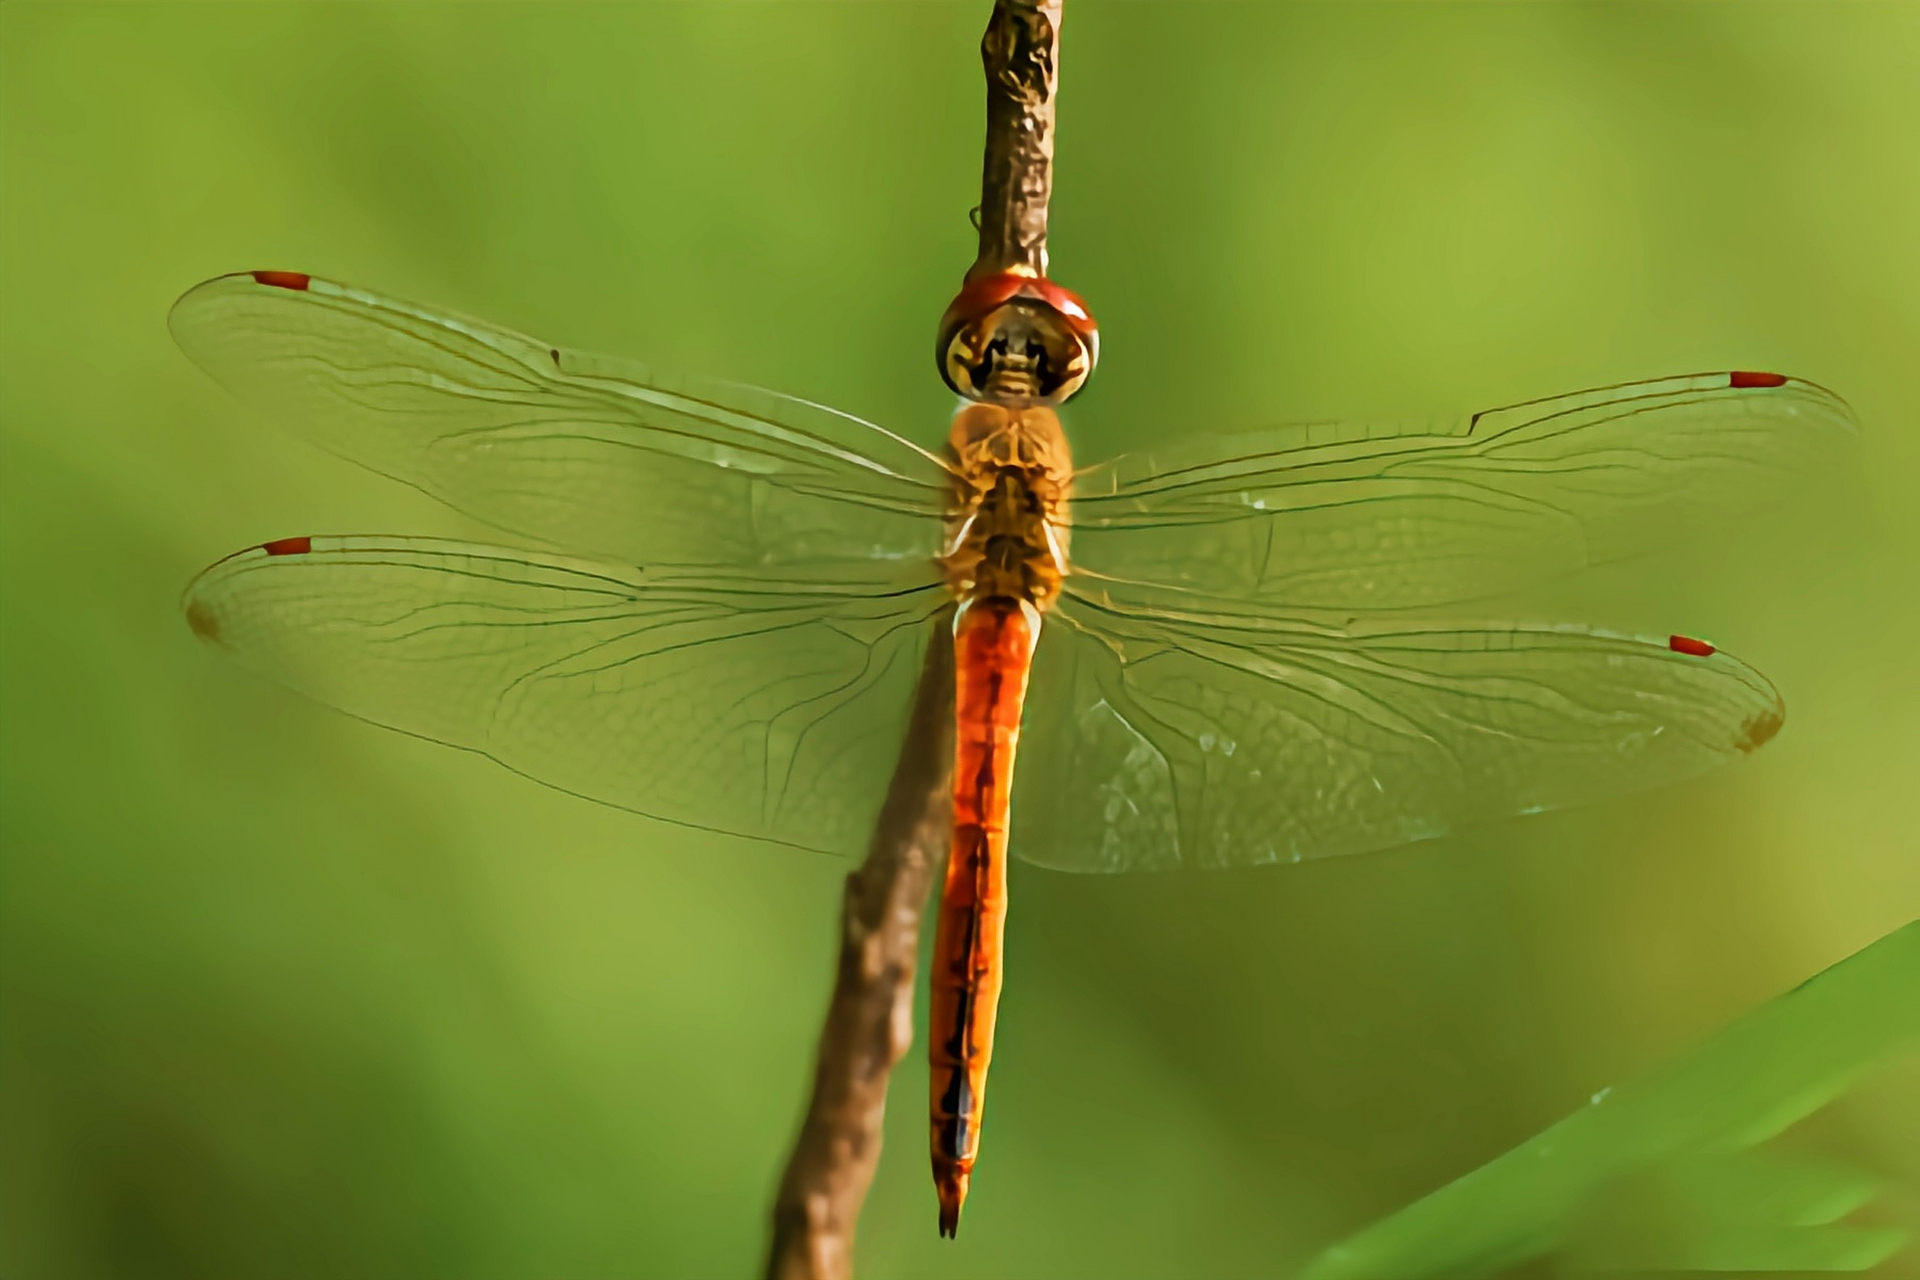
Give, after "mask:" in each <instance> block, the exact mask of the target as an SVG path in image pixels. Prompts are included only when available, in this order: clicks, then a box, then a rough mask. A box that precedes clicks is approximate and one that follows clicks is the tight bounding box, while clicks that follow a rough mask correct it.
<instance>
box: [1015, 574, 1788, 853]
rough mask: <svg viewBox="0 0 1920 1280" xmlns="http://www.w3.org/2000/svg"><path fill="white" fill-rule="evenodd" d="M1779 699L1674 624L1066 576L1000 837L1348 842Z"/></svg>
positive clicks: (1569, 778) (1233, 849) (1726, 734)
mask: <svg viewBox="0 0 1920 1280" xmlns="http://www.w3.org/2000/svg"><path fill="white" fill-rule="evenodd" d="M1783 715H1784V709H1783V707H1782V704H1781V701H1780V697H1779V695H1778V694H1777V693H1776V692H1775V691H1774V689H1773V687H1772V686H1771V685H1769V684H1768V683H1767V681H1766V680H1765V679H1764V678H1763V677H1761V676H1760V675H1759V674H1758V673H1757V672H1755V671H1754V670H1752V669H1751V668H1750V667H1748V666H1746V665H1745V664H1743V663H1741V662H1739V661H1737V660H1736V659H1734V658H1732V657H1729V656H1727V655H1726V654H1722V653H1713V654H1711V655H1708V656H1692V655H1690V654H1686V653H1680V652H1675V651H1674V650H1673V649H1672V648H1671V647H1670V644H1669V641H1667V640H1649V639H1642V638H1636V637H1632V636H1623V635H1614V634H1609V633H1607V632H1602V631H1591V630H1586V629H1584V628H1578V627H1565V626H1521V625H1485V626H1444V625H1430V624H1408V623H1395V624H1390V625H1378V626H1365V627H1353V628H1350V629H1344V630H1342V629H1335V628H1331V627H1327V626H1323V625H1316V624H1314V623H1312V622H1309V621H1305V620H1293V619H1285V618H1279V617H1275V616H1272V615H1251V614H1248V613H1246V612H1245V611H1239V612H1235V611H1234V610H1233V608H1232V606H1231V605H1224V604H1223V605H1220V606H1218V607H1217V608H1216V610H1215V611H1212V612H1205V613H1199V612H1193V611H1191V610H1190V609H1186V608H1168V609H1158V610H1149V609H1146V608H1142V607H1121V606H1116V605H1113V604H1111V603H1110V602H1102V601H1098V600H1090V599H1088V598H1087V597H1085V596H1081V595H1076V594H1073V593H1072V592H1071V591H1070V593H1069V595H1068V596H1067V597H1064V598H1063V599H1062V601H1061V603H1060V605H1059V606H1058V607H1057V608H1056V610H1055V611H1054V612H1053V613H1052V614H1050V615H1049V616H1048V619H1047V623H1046V626H1045V628H1044V629H1043V631H1042V635H1041V639H1040V644H1039V648H1038V651H1037V652H1036V654H1035V660H1034V672H1033V681H1032V685H1031V692H1030V694H1029V700H1028V708H1027V715H1026V720H1025V727H1024V729H1023V740H1022V746H1021V751H1020V755H1019V763H1018V765H1017V769H1018V775H1017V778H1016V791H1015V795H1014V804H1013V814H1014V822H1015V831H1014V838H1013V847H1014V849H1015V850H1016V851H1017V852H1019V853H1020V854H1021V855H1022V856H1023V857H1025V858H1026V859H1028V860H1029V861H1033V862H1037V863H1040V864H1042V865H1045V866H1050V867H1055V868H1059V869H1062V870H1069V871H1128V870H1140V869H1161V868H1170V867H1177V866H1201V867H1224V866H1236V865H1247V864H1257V863H1267V862H1297V861H1299V860H1301V859H1303V858H1312V857H1321V856H1325V855H1331V854H1345V853H1362V852H1365V851H1368V850H1373V849H1382V848H1387V847H1390V846H1393V845H1398V844H1404V843H1406V842H1408V841H1412V840H1420V839H1424V838H1428V837H1433V836H1439V835H1444V834H1446V833H1447V832H1450V831H1452V830H1455V829H1456V828H1458V827H1460V826H1462V825H1465V824H1468V823H1472V822H1477V821H1482V820H1486V819H1492V818H1498V817H1502V816H1505V815H1509V814H1516V813H1530V812H1535V811H1538V810H1541V809H1555V808H1561V807H1564V806H1568V805H1574V804H1580V803H1584V802H1586V801H1590V800H1595V799H1599V798H1601V797H1604V796H1609V795H1614V794H1617V793H1620V792H1625V791H1631V790H1636V789H1638V788H1642V787H1648V786H1653V785H1655V784H1658V783H1664V782H1670V781H1674V780H1677V779H1680V778H1685V777H1688V776H1690V775H1693V774H1696V773H1700V772H1702V771H1703V770H1706V769H1709V768H1712V767H1713V766H1715V765H1717V764H1719V763H1721V762H1723V761H1726V760H1728V759H1731V758H1734V757H1737V756H1739V755H1740V754H1742V753H1744V752H1747V751H1751V750H1753V749H1755V748H1756V747H1758V746H1759V745H1761V744H1762V743H1764V742H1765V741H1766V740H1767V739H1768V738H1770V737H1771V736H1772V735H1773V734H1774V733H1775V732H1776V731H1777V730H1778V729H1779V727H1780V723H1781V720H1782V717H1783Z"/></svg>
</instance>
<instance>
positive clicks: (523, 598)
mask: <svg viewBox="0 0 1920 1280" xmlns="http://www.w3.org/2000/svg"><path fill="white" fill-rule="evenodd" d="M855 567H856V568H859V569H863V570H864V576H860V575H853V574H846V575H843V576H839V577H836V576H834V575H833V574H817V575H814V576H812V577H811V578H801V577H798V576H796V575H789V574H783V575H782V576H781V577H780V578H779V579H778V580H769V579H760V578H755V577H753V576H751V575H749V574H746V573H743V572H737V573H733V574H726V573H715V572H711V571H703V572H702V573H700V574H698V575H675V574H672V573H667V572H659V573H651V572H643V571H639V570H635V569H631V568H623V567H618V566H611V565H602V564H597V563H593V562H589V561H582V560H572V559H564V558H560V557H551V556H543V555H537V554H529V553H526V552H522V551H517V550H505V549H501V548H497V547H488V546H479V545H472V544H466V543H453V542H441V541H434V540H428V539H416V538H311V539H307V538H298V539H288V540H286V541H283V542H277V543H268V544H267V545H266V546H264V547H257V548H254V549H252V550H249V551H243V552H241V553H239V554H238V555H235V556H231V557H229V558H227V559H225V560H222V561H221V562H219V563H218V564H216V565H214V566H213V567H212V568H210V569H208V570H207V571H206V572H205V573H203V574H201V575H200V577H199V578H198V579H196V580H195V581H194V583H193V585H192V586H191V587H190V588H189V589H188V592H187V599H186V608H187V617H188V621H189V622H190V623H191V624H192V627H193V629H194V630H195V631H196V632H197V633H199V634H200V635H201V636H202V637H204V638H205V639H207V640H209V641H211V642H212V643H214V644H215V645H218V646H219V647H221V648H223V649H226V650H228V651H229V652H231V653H232V654H233V655H234V656H235V657H237V658H239V659H240V660H241V661H242V662H244V663H245V664H246V665H248V666H250V667H253V668H254V669H256V670H258V671H261V672H264V673H265V674H267V675H269V676H271V677H273V678H274V679H276V680H279V681H281V682H283V683H285V684H287V685H290V686H292V687H293V688H295V689H297V690H299V691H300V692H302V693H305V694H307V695H309V696H311V697H313V698H316V699H318V700H320V701H322V702H325V703H328V704H330V705H332V706H335V707H338V708H340V709H341V710H344V711H347V712H350V713H352V714H353V715H356V716H359V717H361V718H363V719H366V720H370V721H373V722H374V723H376V724H381V725H386V726H388V727H391V728H395V729H400V730H403V731H405V732H407V733H412V734H417V735H419V736H421V737H425V738H431V739H434V740H435V741H439V742H446V743H450V744H452V745H454V746H459V747H465V748H468V749H470V750H474V751H478V752H481V753H483V754H485V755H488V756H491V757H493V758H494V759H495V760H498V761H499V762H500V763H501V764H504V765H506V766H507V767H508V768H510V769H513V770H516V771H517V772H520V773H524V774H526V775H528V776H529V777H532V778H535V779H538V780H539V781H541V782H545V783H548V784H550V785H552V786H555V787H559V788H561V789H563V790H566V791H571V792H574V793H577V794H579V795H582V796H586V797H589V798H591V799H594V800H600V801H604V802H606V803H608V804H613V805H618V806H620V807H622V808H627V809H633V810H636V811H638V812H640V813H644V814H648V815H651V816H653V817H656V818H663V819H667V820H669V821H673V822H679V823H686V824H689V825H692V826H697V827H705V828H710V829H713V830H716V831H725V832H732V833H735V834H738V835H742V836H750V837H754V838H757V839H764V840H774V841H779V842H782V843H786V844H790V845H797V846H800V847H803V848H808V849H817V850H823V851H826V852H831V853H857V852H859V851H861V850H862V849H864V847H865V842H866V840H867V838H868V835H869V833H870V831H871V828H872V824H873V821H874V818H875V816H876V814H877V813H878V811H879V805H880V800H881V797H882V795H883V794H884V792H885V789H886V786H887V780H888V778H889V776H890V775H891V772H892V769H893V764H894V759H895V756H896V755H897V753H898V751H899V748H900V743H901V736H902V733H903V732H904V729H905V725H906V722H907V715H908V712H909V709H910V704H911V702H912V700H913V691H914V687H915V682H916V681H917V679H918V678H919V673H920V664H921V655H922V654H923V652H924V649H925V645H926V643H927V637H928V635H929V633H930V630H931V628H930V624H929V620H930V619H931V618H933V617H934V615H935V614H936V613H938V612H939V611H940V610H941V609H942V608H943V607H944V606H945V604H946V603H947V602H946V599H945V595H944V592H943V591H942V590H941V589H940V587H939V585H938V583H937V582H936V581H934V580H933V579H932V578H931V576H930V570H929V569H927V568H925V567H921V568H918V569H916V570H914V571H913V572H911V573H907V574H903V575H898V576H896V575H893V574H892V573H891V571H890V568H891V567H890V566H885V565H878V566H875V565H868V566H855Z"/></svg>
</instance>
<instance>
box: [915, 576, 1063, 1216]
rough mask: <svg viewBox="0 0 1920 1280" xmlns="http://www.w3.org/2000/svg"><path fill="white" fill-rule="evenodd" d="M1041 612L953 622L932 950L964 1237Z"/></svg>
mask: <svg viewBox="0 0 1920 1280" xmlns="http://www.w3.org/2000/svg"><path fill="white" fill-rule="evenodd" d="M1039 629H1040V615H1039V614H1038V613H1037V612H1036V611H1035V610H1034V608H1033V606H1032V605H1029V604H1024V603H1022V602H1020V601H1017V600H1008V599H1004V598H993V599H987V600H977V601H973V602H971V603H969V604H967V605H965V606H963V607H962V609H961V612H960V614H959V616H958V617H957V618H956V619H955V621H954V635H953V644H954V695H955V707H954V722H955V725H956V728H957V731H958V737H957V741H956V744H955V749H954V757H953V844H952V848H951V851H950V852H949V853H948V855H947V880H946V888H945V890H944V892H943V893H942V895H941V898H940V919H939V922H938V924H937V925H936V927H935V932H934V941H933V972H932V987H933V992H932V995H933V1010H932V1015H931V1017H930V1019H929V1028H928V1037H927V1038H928V1040H929V1042H930V1056H931V1058H932V1064H933V1071H932V1077H931V1084H932V1110H931V1119H932V1124H933V1180H934V1185H935V1186H936V1187H937V1188H938V1190H939V1193H940V1233H941V1234H942V1235H949V1236H950V1235H952V1234H953V1233H954V1232H955V1231H956V1230H957V1229H958V1227H959V1223H960V1206H961V1204H962V1203H963V1202H964V1201H965V1200H966V1198H967V1182H968V1179H969V1177H970V1176H971V1174H972V1172H973V1161H974V1157H975V1155H976V1154H977V1153H978V1151H979V1149H980V1118H981V1114H982V1108H983V1104H984V1103H985V1101H986V1092H987V1064H988V1062H989V1061H990V1060H991V1058H992V1056H993V1019H994V1012H995V1010H996V1009H997V1007H998V1005H999V1003H1000V979H1001V948H1000V943H1001V935H1002V931H1003V929H1004V927H1005V925H1006V919H1007V817H1008V812H1009V801H1010V800H1011V796H1012V790H1013V758H1014V752H1015V750H1016V749H1017V747H1018V746H1019V742H1020V708H1021V704H1022V703H1023V702H1024V701H1025V700H1026V696H1027V672H1028V669H1029V668H1030V666H1031V665H1032V661H1033V646H1034V642H1035V640H1037V639H1038V637H1039Z"/></svg>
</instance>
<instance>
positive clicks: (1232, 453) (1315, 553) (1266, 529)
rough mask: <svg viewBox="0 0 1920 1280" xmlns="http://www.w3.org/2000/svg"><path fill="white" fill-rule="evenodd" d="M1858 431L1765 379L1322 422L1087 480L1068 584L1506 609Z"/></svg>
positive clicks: (1191, 447)
mask: <svg viewBox="0 0 1920 1280" xmlns="http://www.w3.org/2000/svg"><path fill="white" fill-rule="evenodd" d="M1852 433H1853V418H1852V414H1851V412H1850V411H1849V410H1848V408H1847V406H1846V404H1845V403H1844V402H1843V401H1842V400H1840V398H1839V397H1837V396H1835V395H1834V394H1833V393H1831V392H1829V391H1827V390H1825V389H1824V388H1822V387H1819V386H1816V385H1815V384H1813V383H1810V382H1805V381H1802V380H1800V379H1795V378H1779V377H1776V375H1771V374H1763V375H1756V374H1727V373H1715V374H1700V375H1695V376H1689V377H1679V378H1663V379H1658V380H1655V381H1651V382H1637V383H1629V384H1626V385H1623V386H1617V387H1606V388H1601V389H1599V390H1594V391H1585V392H1578V393H1575V394H1572V395H1565V396H1558V397H1554V398H1552V399H1547V400H1534V401H1529V402H1527V403H1524V404H1518V405H1511V406H1508V407H1505V408H1501V409H1492V410H1487V411H1485V412H1482V413H1478V414H1475V415H1473V416H1472V417H1470V418H1464V419H1460V420H1457V421H1454V422H1450V423H1448V422H1443V423H1413V424H1377V423H1375V424H1368V423H1348V424H1341V423H1316V424H1309V425H1304V426H1294V427H1285V428H1280V429H1277V430H1273V431H1265V432H1252V433H1246V434H1243V435H1234V436H1215V437H1211V438H1207V439H1203V440H1195V441H1192V442H1190V443H1187V444H1183V445H1175V446H1172V447H1170V448H1168V449H1166V450H1155V451H1154V452H1152V453H1146V454H1136V455H1130V456H1126V457H1122V458H1119V459H1116V460H1115V461H1114V462H1111V463H1108V464H1105V465H1103V466H1099V467H1095V468H1092V469H1090V470H1089V471H1087V472H1085V473H1083V474H1082V475H1080V476H1079V477H1077V478H1076V482H1075V501H1074V503H1073V524H1074V534H1073V551H1074V559H1075V562H1076V567H1077V568H1079V569H1081V570H1083V571H1087V572H1090V573H1092V574H1095V575H1098V576H1105V577H1108V578H1114V579H1119V580H1122V581H1133V582H1150V583H1164V584H1169V585H1175V586H1181V587H1186V588H1190V589H1194V590H1198V591H1205V592H1211V593H1215V594H1219V595H1225V596H1231V597H1234V598H1238V599H1255V600H1261V601H1267V602H1273V603H1278V604H1282V605H1284V606H1286V607H1289V608H1296V609H1330V610H1342V611H1352V610H1364V609H1400V608H1411V607H1418V606H1423V605H1431V604H1436V603H1442V602H1447V601H1458V600H1467V599H1474V598H1477V597H1483V596H1488V595H1494V594H1498V593H1500V592H1504V591H1507V590H1511V589H1513V588H1517V587H1519V586H1522V585H1524V584H1526V583H1528V582H1533V581H1538V580H1541V579H1544V578H1549V577H1554V576H1558V575H1561V574H1565V573H1570V572H1573V571H1575V570H1578V569H1580V568H1583V567H1585V566H1586V565H1589V564H1595V563H1600V562H1603V561H1607V560H1612V559H1617V558H1620V557H1622V556H1627V555H1632V554H1636V553H1638V552H1641V551H1646V550H1649V549H1652V548H1655V547H1658V546H1661V545H1663V544H1664V543H1666V542H1667V541H1668V540H1670V539H1673V538H1676V537H1682V536H1685V535H1686V533H1687V532H1688V531H1689V530H1691V529H1695V528H1698V527H1700V526H1701V525H1703V524H1704V523H1706V522H1708V521H1710V520H1712V519H1713V518H1714V517H1716V516H1723V515H1731V514H1736V513H1739V512H1741V511H1743V510H1747V509H1750V508H1752V507H1754V506H1756V505H1758V504H1761V503H1763V502H1765V501H1766V500H1767V499H1768V498H1769V497H1772V496H1776V495H1777V494H1778V493H1779V492H1781V491H1782V490H1784V489H1785V488H1786V487H1787V485H1788V483H1789V482H1790V481H1791V480H1792V479H1793V478H1794V477H1795V475H1796V474H1798V473H1800V472H1801V471H1803V470H1804V469H1805V468H1806V467H1807V466H1809V465H1810V464H1812V463H1814V462H1816V461H1818V460H1820V459H1821V458H1822V457H1823V456H1825V455H1827V454H1830V453H1832V452H1834V451H1835V450H1836V449H1837V448H1838V447H1839V446H1840V445H1841V444H1842V443H1843V442H1844V441H1846V440H1847V439H1848V438H1850V437H1851V435H1852Z"/></svg>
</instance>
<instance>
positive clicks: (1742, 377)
mask: <svg viewBox="0 0 1920 1280" xmlns="http://www.w3.org/2000/svg"><path fill="white" fill-rule="evenodd" d="M1727 385H1728V386H1730V387H1784V386H1786V385H1787V375H1786V374H1784V373H1755V372H1753V371H1752V370H1750V369H1735V370H1734V371H1733V372H1732V373H1730V374H1728V375H1727Z"/></svg>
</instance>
